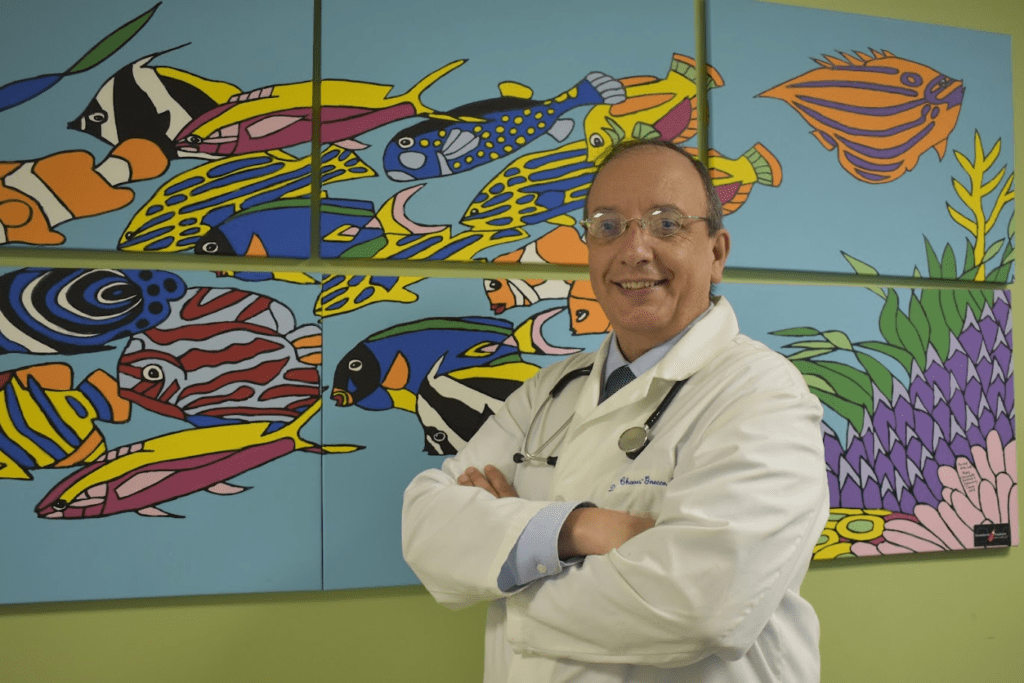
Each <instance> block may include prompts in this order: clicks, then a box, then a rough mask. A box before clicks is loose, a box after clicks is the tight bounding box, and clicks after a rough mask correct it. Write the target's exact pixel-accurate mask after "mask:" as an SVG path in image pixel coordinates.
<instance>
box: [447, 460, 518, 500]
mask: <svg viewBox="0 0 1024 683" xmlns="http://www.w3.org/2000/svg"><path fill="white" fill-rule="evenodd" d="M455 481H456V482H457V483H458V484H459V486H475V487H477V488H480V489H483V490H484V491H487V493H489V494H491V495H492V496H494V497H495V498H516V497H518V496H519V494H517V493H516V490H515V489H514V488H512V485H511V484H509V483H508V480H507V479H505V475H503V474H502V473H501V470H499V469H498V468H497V467H495V466H493V465H487V466H486V467H485V468H484V471H483V472H481V471H480V470H478V469H477V468H475V467H468V468H466V471H465V472H463V473H462V474H460V475H459V477H458V479H456V480H455Z"/></svg>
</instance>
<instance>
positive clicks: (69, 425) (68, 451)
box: [0, 363, 131, 479]
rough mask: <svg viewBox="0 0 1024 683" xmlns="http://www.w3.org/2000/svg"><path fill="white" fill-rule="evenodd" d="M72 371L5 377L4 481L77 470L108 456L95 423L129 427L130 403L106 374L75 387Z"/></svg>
mask: <svg viewBox="0 0 1024 683" xmlns="http://www.w3.org/2000/svg"><path fill="white" fill-rule="evenodd" d="M71 382H72V370H71V366H69V365H65V364H64V363H45V364H42V365H33V366H31V367H25V368H20V369H18V370H10V371H7V372H0V479H31V478H32V475H31V474H30V473H29V472H30V470H34V469H40V468H44V467H72V466H75V465H80V464H83V463H88V462H92V461H93V460H95V459H96V458H98V457H99V456H101V455H103V454H104V453H105V452H106V450H107V449H106V444H105V443H104V440H103V435H102V434H101V433H100V431H99V429H97V428H96V425H95V422H96V421H97V420H103V421H104V422H127V421H128V418H129V417H130V415H131V404H129V403H128V401H126V400H125V399H123V398H121V397H120V396H119V395H118V393H117V382H115V381H114V378H113V377H111V376H110V375H108V374H107V373H106V372H104V371H103V370H96V371H95V372H93V373H92V374H90V375H89V376H88V377H87V378H86V379H85V380H84V381H83V382H82V383H81V384H79V385H78V387H77V388H75V389H72V388H71Z"/></svg>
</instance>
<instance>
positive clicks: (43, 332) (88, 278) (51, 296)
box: [0, 268, 185, 354]
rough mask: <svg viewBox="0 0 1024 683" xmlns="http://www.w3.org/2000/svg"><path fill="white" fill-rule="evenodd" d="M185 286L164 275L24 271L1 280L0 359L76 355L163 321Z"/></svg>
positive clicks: (105, 270)
mask: <svg viewBox="0 0 1024 683" xmlns="http://www.w3.org/2000/svg"><path fill="white" fill-rule="evenodd" d="M184 294H185V283H184V282H183V281H182V279H181V278H180V277H178V276H177V275H175V274H174V273H169V272H165V271H160V270H114V269H109V268H97V269H85V268H78V269H74V268H22V269H20V270H15V271H11V272H8V273H4V274H3V275H0V353H40V354H46V353H61V354H77V353H88V352H91V351H98V350H100V349H105V348H109V347H108V346H107V345H108V344H109V343H110V342H112V341H114V340H115V339H121V338H123V337H127V336H129V335H131V334H133V333H135V332H139V331H141V330H146V329H149V328H150V327H153V326H154V325H157V324H159V323H160V322H161V321H163V320H165V319H166V318H167V316H168V315H169V314H170V311H171V302H173V301H175V300H177V299H180V298H181V297H182V296H184Z"/></svg>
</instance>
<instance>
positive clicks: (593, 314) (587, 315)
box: [569, 280, 612, 334]
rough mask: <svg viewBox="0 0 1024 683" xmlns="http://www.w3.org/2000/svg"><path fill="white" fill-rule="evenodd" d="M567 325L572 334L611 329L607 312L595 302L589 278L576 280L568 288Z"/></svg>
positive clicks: (595, 332) (592, 332)
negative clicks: (568, 315) (568, 320)
mask: <svg viewBox="0 0 1024 683" xmlns="http://www.w3.org/2000/svg"><path fill="white" fill-rule="evenodd" d="M569 313H570V315H571V316H572V318H571V320H570V322H569V327H570V328H571V329H572V333H573V334H604V333H605V332H607V331H608V330H610V329H612V324H611V322H609V320H608V316H607V314H605V312H604V309H603V308H601V304H599V303H597V295H596V294H594V287H593V286H592V285H591V284H590V280H576V281H575V282H573V283H572V287H570V288H569Z"/></svg>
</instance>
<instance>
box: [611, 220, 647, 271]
mask: <svg viewBox="0 0 1024 683" xmlns="http://www.w3.org/2000/svg"><path fill="white" fill-rule="evenodd" d="M653 239H654V238H653V237H652V236H651V233H649V232H647V229H646V228H645V227H644V224H643V219H641V218H630V219H628V220H627V221H626V229H625V231H624V232H623V233H622V235H621V236H620V237H619V240H618V241H619V242H620V243H621V245H622V246H621V250H620V251H619V257H620V258H621V259H622V260H623V261H625V262H626V263H630V264H635V263H643V262H645V261H650V260H651V257H652V250H651V246H652V240H653Z"/></svg>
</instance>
